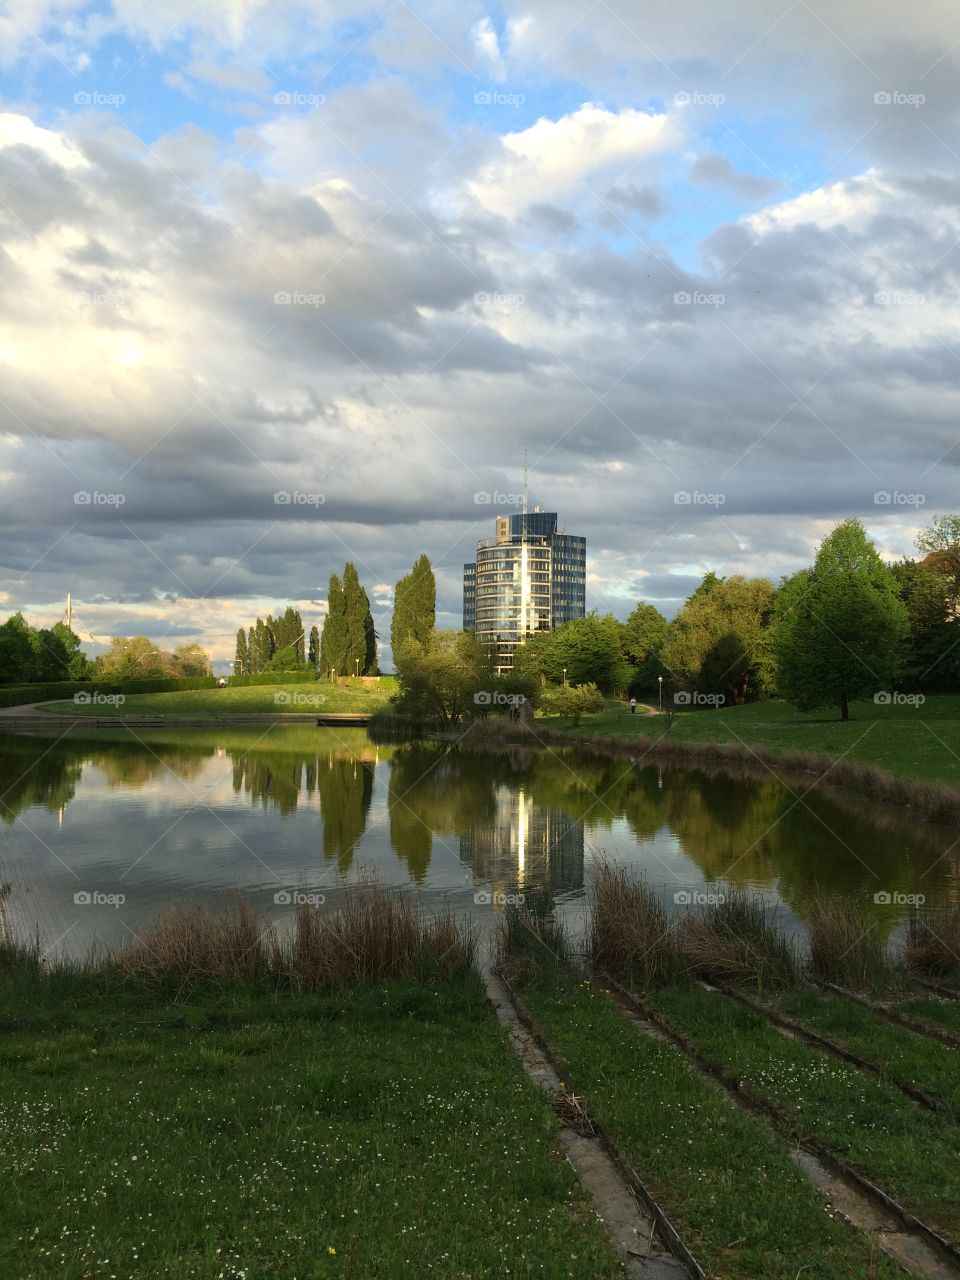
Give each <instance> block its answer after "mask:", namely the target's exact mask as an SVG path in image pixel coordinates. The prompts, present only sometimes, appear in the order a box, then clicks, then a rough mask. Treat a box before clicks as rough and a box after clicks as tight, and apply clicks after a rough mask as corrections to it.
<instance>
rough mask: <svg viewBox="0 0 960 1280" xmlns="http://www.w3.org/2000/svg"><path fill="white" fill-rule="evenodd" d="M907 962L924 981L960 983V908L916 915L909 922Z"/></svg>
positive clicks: (905, 949) (912, 970)
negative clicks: (941, 979)
mask: <svg viewBox="0 0 960 1280" xmlns="http://www.w3.org/2000/svg"><path fill="white" fill-rule="evenodd" d="M904 961H905V963H906V966H907V969H908V970H909V971H910V972H911V973H914V974H916V975H917V976H918V977H920V978H948V979H951V980H952V981H954V982H956V981H958V980H960V906H958V905H956V904H953V905H952V906H949V907H947V908H945V909H944V910H943V911H938V912H936V914H934V915H928V914H924V915H922V916H921V915H920V914H919V912H914V913H913V914H912V915H911V916H910V919H909V920H908V922H907V941H906V946H905V947H904Z"/></svg>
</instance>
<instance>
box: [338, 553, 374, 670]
mask: <svg viewBox="0 0 960 1280" xmlns="http://www.w3.org/2000/svg"><path fill="white" fill-rule="evenodd" d="M343 618H344V634H345V653H344V658H345V662H346V670H345V672H344V674H346V675H354V674H355V673H356V672H359V673H360V675H367V674H369V673H372V672H373V671H374V670H375V669H376V665H377V639H376V632H375V631H374V629H373V615H372V614H371V612H370V599H369V597H368V596H367V593H366V591H365V590H364V589H363V586H362V585H361V582H360V576H359V574H358V573H357V568H356V565H355V564H354V563H353V562H352V561H351V560H348V561H347V563H346V564H345V565H344V567H343Z"/></svg>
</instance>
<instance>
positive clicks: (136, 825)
mask: <svg viewBox="0 0 960 1280" xmlns="http://www.w3.org/2000/svg"><path fill="white" fill-rule="evenodd" d="M604 856H606V857H608V858H610V859H613V860H617V861H620V862H623V863H625V864H627V865H628V866H630V867H631V868H633V869H635V870H636V871H638V872H642V873H643V874H644V875H646V877H647V878H648V880H649V881H650V882H651V883H652V884H654V885H656V886H657V888H658V889H659V890H660V891H661V892H662V893H663V895H664V897H665V899H666V901H667V902H668V904H671V905H672V904H673V903H674V902H675V900H677V899H679V901H680V902H681V903H682V902H683V901H684V900H685V898H686V900H692V901H694V902H696V901H697V900H698V895H704V894H710V893H717V892H722V891H723V889H724V887H726V886H737V887H741V888H747V889H752V890H756V891H758V892H761V893H763V895H764V897H765V898H766V900H767V901H768V902H769V904H770V905H771V908H773V907H775V906H779V908H780V911H781V918H782V920H783V921H784V923H786V924H787V925H788V926H789V927H791V928H793V929H797V928H800V927H802V920H803V916H804V910H805V906H806V904H807V903H808V901H809V898H810V895H811V894H812V893H813V892H814V891H817V890H827V891H838V892H844V893H850V894H855V895H858V896H859V897H860V898H861V899H862V901H864V902H865V903H866V904H868V905H869V907H870V909H871V910H876V912H877V915H878V917H879V918H880V919H881V920H882V921H883V922H884V927H885V928H888V929H889V930H890V931H891V932H893V931H895V930H896V928H897V926H898V925H899V924H900V923H901V922H902V920H903V919H904V918H905V915H906V913H907V910H908V908H907V907H906V906H905V905H903V904H902V903H898V902H897V895H905V894H921V895H922V896H923V897H924V898H925V899H926V907H927V909H931V908H932V909H936V908H937V907H938V906H942V905H945V904H946V903H948V902H951V901H957V900H958V897H960V894H958V873H960V847H958V843H957V836H956V833H955V832H954V831H953V829H952V828H946V827H935V826H931V825H924V824H913V823H911V822H910V821H909V819H908V817H907V816H906V815H905V814H904V812H903V811H901V810H896V809H890V810H882V809H880V808H879V807H878V806H876V805H867V804H865V803H862V802H860V801H859V799H858V798H857V797H856V796H855V795H853V794H848V793H843V792H839V791H833V792H826V793H820V792H812V793H810V794H806V795H804V789H802V788H799V789H798V788H793V789H789V788H787V787H785V786H783V785H782V784H780V783H779V782H777V781H776V780H775V779H773V778H770V777H766V776H763V777H759V778H749V777H744V776H742V775H740V774H737V775H733V776H732V775H729V774H725V773H716V772H708V771H702V770H695V769H670V770H660V769H658V768H657V767H656V766H653V767H634V766H631V765H630V764H629V763H628V762H627V761H624V760H604V759H600V758H597V757H594V756H590V755H585V754H582V753H577V752H576V751H573V750H571V751H569V752H567V751H565V752H563V753H557V752H553V751H532V750H529V749H527V748H516V749H510V750H508V751H503V752H477V751H468V750H461V749H459V748H456V747H451V745H450V744H449V743H430V742H407V743H403V744H383V743H379V744H378V743H375V742H374V741H372V740H371V738H370V737H369V736H368V735H367V733H366V732H365V731H364V730H356V729H314V728H310V727H305V726H289V727H275V728H269V729H260V728H254V729H249V728H243V729H195V730H185V729H179V730H178V729H169V730H152V731H149V732H143V733H138V734H136V735H133V734H130V733H127V732H125V731H120V730H118V731H111V732H109V733H105V734H104V733H101V734H96V733H95V732H94V731H90V730H80V731H79V732H78V731H72V732H71V733H69V734H68V735H67V736H66V737H62V738H58V737H57V736H55V735H49V736H40V735H26V734H3V735H0V884H5V885H8V886H9V890H8V892H7V893H6V895H5V896H4V897H3V898H2V899H0V928H2V929H7V930H12V931H14V932H15V933H16V934H17V935H20V936H28V935H33V934H39V937H40V940H41V943H42V945H43V946H44V947H45V948H49V949H50V950H51V951H53V952H61V953H65V954H70V955H81V954H84V953H85V952H87V951H88V950H89V948H90V946H91V945H92V944H94V943H102V944H107V943H115V942H118V941H122V940H123V939H125V938H129V937H131V936H132V935H134V934H136V932H137V931H138V930H139V929H142V928H143V926H144V924H145V923H146V922H147V921H148V920H149V919H150V918H151V917H153V916H154V915H155V914H156V913H157V911H158V910H159V909H160V908H161V907H162V906H163V905H164V904H166V903H168V902H169V901H171V900H173V899H178V898H179V899H184V898H186V899H189V900H192V901H198V902H202V903H204V904H205V905H207V906H210V907H212V908H218V907H222V906H224V905H226V904H227V903H228V902H229V901H230V900H231V897H232V895H234V894H237V893H239V894H241V895H243V896H244V897H245V898H247V899H249V900H250V901H251V902H252V903H253V904H254V905H255V906H256V907H257V909H258V910H260V911H262V912H263V914H264V915H266V916H269V917H270V918H271V919H273V920H275V921H277V923H278V924H280V925H281V926H282V925H283V924H284V923H288V922H289V921H290V919H291V917H292V914H293V910H294V908H293V906H292V905H291V904H292V901H293V899H294V898H295V896H296V895H297V894H298V893H310V894H314V895H323V897H324V898H325V902H326V905H328V906H329V905H332V904H334V903H335V902H336V899H337V896H338V894H339V893H342V892H343V890H344V888H345V887H346V886H349V885H350V884H353V883H356V882H357V881H358V880H359V879H360V878H361V877H363V876H375V877H376V878H377V879H378V880H379V881H380V882H381V883H382V884H384V885H387V886H392V887H397V888H405V889H408V890H410V891H413V892H415V893H417V894H418V895H419V896H420V897H421V899H422V900H423V902H424V905H426V906H428V907H429V906H440V905H448V906H450V907H451V908H453V909H454V910H456V911H457V912H461V913H469V914H470V915H471V916H472V917H474V919H475V920H476V921H477V922H478V923H479V924H480V926H481V927H482V928H483V929H485V930H486V929H488V928H489V927H490V926H491V925H492V924H493V923H494V922H495V920H496V917H497V915H498V913H499V912H500V911H502V910H503V904H502V898H503V895H506V894H512V893H517V892H521V893H522V892H524V891H527V892H529V891H530V890H532V889H545V890H546V891H547V892H548V893H549V894H550V895H551V896H552V898H553V899H554V901H555V902H556V903H557V905H558V909H559V910H560V912H561V913H562V914H563V915H564V916H565V917H566V918H567V919H568V921H569V922H570V924H571V926H572V927H573V928H574V929H575V930H579V929H581V928H582V927H583V919H584V912H585V903H586V895H587V893H588V891H589V887H590V880H591V873H592V869H593V867H594V866H595V864H596V861H597V859H598V858H600V857H604ZM877 894H881V895H882V894H887V895H889V896H890V898H891V899H892V902H891V903H890V905H882V904H881V905H876V904H875V903H874V897H875V895H877ZM121 899H122V901H121Z"/></svg>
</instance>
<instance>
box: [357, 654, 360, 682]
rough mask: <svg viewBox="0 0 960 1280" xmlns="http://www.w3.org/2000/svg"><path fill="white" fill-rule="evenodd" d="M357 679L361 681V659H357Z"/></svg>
mask: <svg viewBox="0 0 960 1280" xmlns="http://www.w3.org/2000/svg"><path fill="white" fill-rule="evenodd" d="M357 679H358V680H359V679H360V659H359V658H357Z"/></svg>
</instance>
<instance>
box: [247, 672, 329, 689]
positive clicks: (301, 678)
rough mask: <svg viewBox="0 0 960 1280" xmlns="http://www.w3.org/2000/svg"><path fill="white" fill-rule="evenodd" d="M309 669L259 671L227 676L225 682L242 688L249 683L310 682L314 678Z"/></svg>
mask: <svg viewBox="0 0 960 1280" xmlns="http://www.w3.org/2000/svg"><path fill="white" fill-rule="evenodd" d="M316 678H317V677H316V675H315V673H314V672H313V671H311V670H309V669H308V670H306V671H261V672H260V674H259V675H255V676H228V677H227V684H229V685H232V686H233V687H234V688H242V687H244V686H245V685H250V684H311V683H312V682H313V681H314V680H316Z"/></svg>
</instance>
